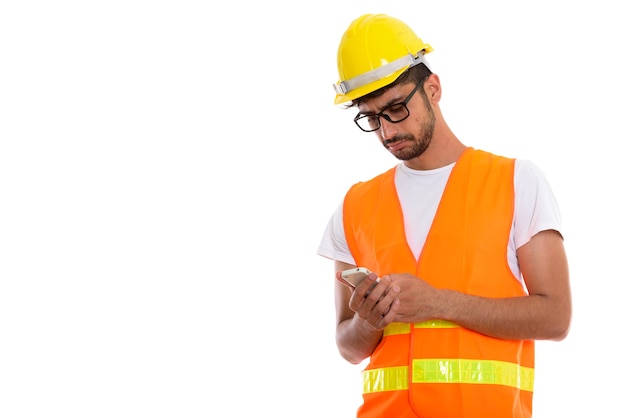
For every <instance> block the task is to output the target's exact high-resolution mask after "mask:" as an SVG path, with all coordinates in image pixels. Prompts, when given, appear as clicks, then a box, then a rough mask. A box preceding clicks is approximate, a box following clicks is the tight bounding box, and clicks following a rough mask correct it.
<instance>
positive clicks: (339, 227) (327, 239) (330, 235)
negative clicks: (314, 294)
mask: <svg viewBox="0 0 626 418" xmlns="http://www.w3.org/2000/svg"><path fill="white" fill-rule="evenodd" d="M317 254H318V255H321V256H322V257H326V258H330V259H331V260H336V261H342V262H344V263H348V264H354V257H352V254H351V253H350V249H349V248H348V243H347V241H346V235H345V231H344V228H343V202H341V204H340V205H339V207H338V208H337V210H335V213H333V215H332V216H331V218H330V220H329V221H328V224H327V225H326V229H325V230H324V235H322V240H321V241H320V244H319V246H318V248H317Z"/></svg>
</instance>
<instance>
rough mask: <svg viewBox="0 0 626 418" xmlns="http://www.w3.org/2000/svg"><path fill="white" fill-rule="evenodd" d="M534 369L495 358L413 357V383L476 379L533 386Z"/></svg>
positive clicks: (520, 387) (464, 381)
mask: <svg viewBox="0 0 626 418" xmlns="http://www.w3.org/2000/svg"><path fill="white" fill-rule="evenodd" d="M534 380H535V370H534V369H531V368H528V367H522V366H520V365H519V364H515V363H509V362H505V361H495V360H467V359H425V360H413V376H412V381H413V383H479V384H491V385H503V386H511V387H514V388H517V389H521V390H528V391H532V390H533V382H534Z"/></svg>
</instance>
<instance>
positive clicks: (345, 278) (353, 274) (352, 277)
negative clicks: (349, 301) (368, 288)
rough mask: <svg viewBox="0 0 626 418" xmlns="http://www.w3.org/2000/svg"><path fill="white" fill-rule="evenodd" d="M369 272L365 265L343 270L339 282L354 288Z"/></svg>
mask: <svg viewBox="0 0 626 418" xmlns="http://www.w3.org/2000/svg"><path fill="white" fill-rule="evenodd" d="M370 273H371V271H369V270H368V269H366V268H365V267H357V268H353V269H349V270H344V271H342V272H341V283H343V284H345V285H346V286H348V287H349V288H351V289H354V288H355V287H357V285H358V284H359V283H361V281H362V280H363V279H365V278H366V277H367V276H368V275H369V274H370Z"/></svg>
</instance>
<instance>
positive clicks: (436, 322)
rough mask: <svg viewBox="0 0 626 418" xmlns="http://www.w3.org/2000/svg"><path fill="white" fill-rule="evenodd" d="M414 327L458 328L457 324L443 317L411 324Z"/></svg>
mask: <svg viewBox="0 0 626 418" xmlns="http://www.w3.org/2000/svg"><path fill="white" fill-rule="evenodd" d="M413 325H414V326H415V328H459V326H458V325H457V324H455V323H454V322H450V321H444V320H443V319H433V320H432V321H424V322H418V323H416V324H413Z"/></svg>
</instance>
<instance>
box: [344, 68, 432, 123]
mask: <svg viewBox="0 0 626 418" xmlns="http://www.w3.org/2000/svg"><path fill="white" fill-rule="evenodd" d="M424 80H426V79H424ZM424 80H422V81H420V82H419V83H417V85H416V86H415V88H414V89H413V91H412V92H411V93H409V95H408V96H406V99H404V100H403V101H401V102H400V103H394V104H392V105H389V106H387V107H385V108H384V109H383V110H381V111H380V112H378V113H374V114H371V115H368V114H365V115H364V114H361V113H359V114H357V115H356V116H355V117H354V123H356V125H357V126H358V127H359V128H361V130H362V131H364V132H373V131H375V130H377V129H378V128H380V117H381V116H382V117H383V118H385V119H386V120H387V121H389V122H391V123H398V122H402V121H403V120H405V119H406V118H408V117H409V108H408V107H406V105H407V103H409V100H411V98H412V97H413V95H414V94H415V92H416V91H417V90H418V89H419V88H420V87H421V86H422V84H423V83H424Z"/></svg>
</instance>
